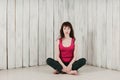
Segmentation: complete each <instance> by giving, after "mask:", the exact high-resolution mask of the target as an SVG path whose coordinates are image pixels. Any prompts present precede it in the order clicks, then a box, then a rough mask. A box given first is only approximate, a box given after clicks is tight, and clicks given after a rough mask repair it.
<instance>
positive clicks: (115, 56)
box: [112, 0, 120, 69]
mask: <svg viewBox="0 0 120 80" xmlns="http://www.w3.org/2000/svg"><path fill="white" fill-rule="evenodd" d="M119 14H120V1H119V0H115V1H113V27H112V29H113V30H112V36H113V39H112V40H113V49H112V50H113V53H112V68H113V69H118V68H119V66H120V65H119V62H120V61H119V58H120V56H119V54H120V52H119V48H120V40H119V38H120V37H119V35H120V32H119V30H120V28H119V26H120V16H119Z"/></svg>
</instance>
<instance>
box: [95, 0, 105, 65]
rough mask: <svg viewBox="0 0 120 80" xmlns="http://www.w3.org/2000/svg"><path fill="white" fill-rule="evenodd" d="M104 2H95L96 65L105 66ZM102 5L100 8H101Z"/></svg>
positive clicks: (98, 0) (102, 0)
mask: <svg viewBox="0 0 120 80" xmlns="http://www.w3.org/2000/svg"><path fill="white" fill-rule="evenodd" d="M105 1H106V0H97V65H98V66H102V64H103V65H105V63H106V61H105V59H106V58H105V57H106V53H104V51H105V50H104V49H105V46H103V45H104V40H105V35H106V34H105V30H106V29H105V28H106V6H105ZM101 5H102V7H101ZM103 61H104V62H103Z"/></svg>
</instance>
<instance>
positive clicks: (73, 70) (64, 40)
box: [46, 22, 86, 75]
mask: <svg viewBox="0 0 120 80" xmlns="http://www.w3.org/2000/svg"><path fill="white" fill-rule="evenodd" d="M55 54H56V60H54V59H52V58H48V59H47V60H46V62H47V64H48V65H49V66H51V67H52V68H53V69H55V72H54V73H55V74H58V73H67V74H72V75H77V74H78V69H79V68H80V67H82V66H83V65H85V64H86V59H85V58H81V59H79V60H76V57H77V44H76V42H75V37H74V31H73V28H72V25H71V23H70V22H64V23H63V24H62V26H61V29H60V38H59V39H58V40H57V41H56V45H55Z"/></svg>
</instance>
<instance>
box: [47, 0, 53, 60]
mask: <svg viewBox="0 0 120 80" xmlns="http://www.w3.org/2000/svg"><path fill="white" fill-rule="evenodd" d="M46 4H47V9H46V10H47V11H46V58H48V57H52V58H53V0H47V2H46Z"/></svg>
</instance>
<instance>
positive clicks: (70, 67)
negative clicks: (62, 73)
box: [67, 64, 72, 72]
mask: <svg viewBox="0 0 120 80" xmlns="http://www.w3.org/2000/svg"><path fill="white" fill-rule="evenodd" d="M71 70H72V65H71V64H69V65H68V66H67V72H70V71H71Z"/></svg>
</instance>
